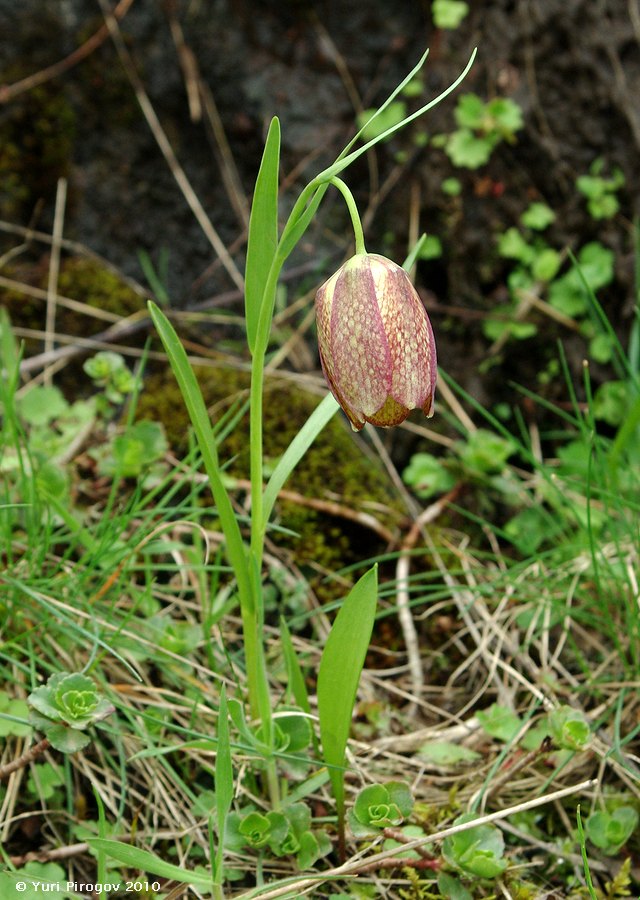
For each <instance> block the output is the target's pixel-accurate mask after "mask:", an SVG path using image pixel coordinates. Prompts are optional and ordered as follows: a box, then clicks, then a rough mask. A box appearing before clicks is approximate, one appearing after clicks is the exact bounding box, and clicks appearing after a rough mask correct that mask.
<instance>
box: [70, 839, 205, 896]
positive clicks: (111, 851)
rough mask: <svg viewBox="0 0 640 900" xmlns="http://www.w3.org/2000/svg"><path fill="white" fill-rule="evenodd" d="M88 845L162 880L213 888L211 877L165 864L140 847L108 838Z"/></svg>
mask: <svg viewBox="0 0 640 900" xmlns="http://www.w3.org/2000/svg"><path fill="white" fill-rule="evenodd" d="M87 843H88V844H89V846H90V847H93V848H94V849H95V850H103V851H104V852H105V853H106V854H107V856H110V857H111V858H112V859H117V860H118V862H121V863H124V864H125V866H129V867H130V868H132V869H140V870H141V871H143V872H149V873H151V874H153V875H159V876H160V877H161V878H171V879H172V880H173V881H180V882H182V883H183V884H195V885H197V886H198V887H201V888H211V876H210V875H208V874H205V873H200V872H190V871H189V870H188V869H181V868H180V866H174V865H173V864H172V863H168V862H165V861H164V860H163V859H160V858H159V857H157V856H155V854H153V853H149V851H148V850H140V849H139V848H138V847H132V846H131V845H130V844H123V843H121V842H120V841H110V840H108V839H107V838H87Z"/></svg>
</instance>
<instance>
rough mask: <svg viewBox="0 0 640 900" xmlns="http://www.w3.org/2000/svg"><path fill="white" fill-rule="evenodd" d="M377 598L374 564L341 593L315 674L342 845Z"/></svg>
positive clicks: (324, 756)
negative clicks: (348, 774)
mask: <svg viewBox="0 0 640 900" xmlns="http://www.w3.org/2000/svg"><path fill="white" fill-rule="evenodd" d="M377 599H378V566H377V565H374V566H373V568H371V569H369V571H368V572H365V574H364V575H363V576H362V578H360V579H359V581H357V582H356V583H355V584H354V586H353V587H352V588H351V590H350V592H349V593H348V594H347V596H346V598H345V600H344V602H343V604H342V607H341V609H340V611H339V613H338V615H337V616H336V619H335V621H334V623H333V626H332V628H331V631H330V632H329V637H328V638H327V642H326V644H325V647H324V650H323V651H322V658H321V660H320V668H319V671H318V687H317V695H318V716H319V718H320V738H321V740H322V755H323V759H324V762H325V763H326V764H327V765H328V766H331V767H332V768H330V769H329V776H330V778H331V785H332V787H333V794H334V797H335V799H336V807H337V810H338V826H339V830H340V839H341V845H343V841H344V797H345V791H344V761H345V751H346V747H347V739H348V737H349V729H350V726H351V716H352V714H353V706H354V703H355V700H356V693H357V690H358V683H359V681H360V674H361V672H362V667H363V665H364V660H365V656H366V653H367V648H368V646H369V641H370V640H371V632H372V630H373V622H374V618H375V612H376V604H377Z"/></svg>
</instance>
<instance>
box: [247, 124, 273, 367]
mask: <svg viewBox="0 0 640 900" xmlns="http://www.w3.org/2000/svg"><path fill="white" fill-rule="evenodd" d="M279 164H280V123H279V121H278V119H277V118H275V117H274V118H273V119H272V120H271V125H270V126H269V133H268V134H267V140H266V143H265V146H264V152H263V154H262V162H261V163H260V169H259V171H258V178H257V179H256V187H255V191H254V194H253V203H252V205H251V217H250V219H249V238H248V242H247V263H246V269H245V275H244V297H245V319H246V326H247V343H248V344H249V350H250V351H251V353H253V350H254V347H255V343H256V335H257V332H258V321H259V319H260V308H261V306H262V301H263V297H264V288H265V284H266V283H267V277H268V275H269V270H270V268H271V263H272V262H273V259H274V256H275V253H276V247H277V245H278V167H279Z"/></svg>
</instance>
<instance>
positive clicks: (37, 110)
mask: <svg viewBox="0 0 640 900" xmlns="http://www.w3.org/2000/svg"><path fill="white" fill-rule="evenodd" d="M14 76H16V77H14ZM19 77H22V75H20V74H19V73H18V72H10V73H8V74H5V80H6V81H7V83H11V82H12V81H17V80H19ZM75 132H76V115H75V112H74V110H73V107H72V106H71V104H70V103H69V101H68V100H67V98H66V97H65V95H64V94H63V93H60V92H59V91H57V90H56V89H54V88H53V87H52V86H51V85H41V86H40V87H36V88H32V89H31V90H30V91H27V92H25V93H24V94H21V95H19V96H18V97H17V98H16V99H15V100H13V101H12V102H11V103H10V104H9V105H8V106H7V108H6V109H5V110H4V111H3V114H2V117H1V118H0V183H2V191H1V192H0V216H2V218H4V219H21V218H23V217H24V216H25V215H29V214H30V212H31V210H32V208H33V206H34V204H35V203H37V201H38V200H40V199H50V198H51V197H53V196H54V195H55V190H56V183H57V181H58V179H59V178H61V177H64V176H66V175H67V174H68V172H69V167H70V162H71V155H72V152H73V143H74V139H75Z"/></svg>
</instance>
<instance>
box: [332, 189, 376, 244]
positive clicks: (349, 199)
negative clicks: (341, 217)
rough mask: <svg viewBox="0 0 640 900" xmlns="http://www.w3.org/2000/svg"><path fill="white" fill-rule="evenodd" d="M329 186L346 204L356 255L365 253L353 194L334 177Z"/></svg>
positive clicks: (362, 232)
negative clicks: (335, 189)
mask: <svg viewBox="0 0 640 900" xmlns="http://www.w3.org/2000/svg"><path fill="white" fill-rule="evenodd" d="M331 184H332V185H333V186H334V187H337V188H338V190H339V191H340V193H341V194H342V196H343V197H344V199H345V202H346V204H347V208H348V210H349V214H350V216H351V224H352V225H353V234H354V237H355V241H356V255H360V254H363V253H366V252H367V248H366V247H365V245H364V231H363V230H362V222H361V221H360V213H359V212H358V207H357V206H356V201H355V199H354V197H353V194H352V193H351V191H350V190H349V188H348V187H347V185H346V184H345V183H344V181H343V180H342V179H341V178H336V177H335V175H334V176H333V178H331Z"/></svg>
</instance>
